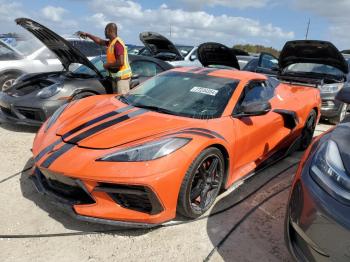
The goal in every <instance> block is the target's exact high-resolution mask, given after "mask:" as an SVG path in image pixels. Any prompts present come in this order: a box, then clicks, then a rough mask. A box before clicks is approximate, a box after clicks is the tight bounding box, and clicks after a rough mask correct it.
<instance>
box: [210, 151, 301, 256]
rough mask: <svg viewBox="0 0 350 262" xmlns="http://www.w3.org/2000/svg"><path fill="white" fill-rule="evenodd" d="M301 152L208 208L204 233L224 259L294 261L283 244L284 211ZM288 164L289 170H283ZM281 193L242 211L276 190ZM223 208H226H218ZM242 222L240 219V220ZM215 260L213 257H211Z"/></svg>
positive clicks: (258, 175) (257, 176) (266, 170)
mask: <svg viewBox="0 0 350 262" xmlns="http://www.w3.org/2000/svg"><path fill="white" fill-rule="evenodd" d="M299 157H301V154H300V153H294V154H293V157H292V158H286V159H284V160H283V161H280V162H278V163H277V164H275V165H273V166H272V167H269V168H267V169H265V170H264V171H262V172H260V173H258V174H256V175H255V176H253V177H252V178H250V179H248V181H245V182H244V184H242V185H241V186H240V187H238V188H237V189H235V190H233V192H231V193H229V194H227V195H225V194H224V196H223V198H221V199H220V200H219V201H218V202H216V204H215V206H214V207H213V209H212V210H211V212H210V215H209V219H208V221H207V233H208V236H209V238H210V240H211V242H212V244H213V246H214V247H218V249H217V251H216V254H215V255H216V256H217V255H219V256H220V257H221V258H222V259H223V260H224V261H293V260H292V258H291V257H290V255H289V253H288V251H287V248H286V247H285V244H284V215H285V207H286V203H287V200H288V194H289V188H288V189H285V190H283V189H284V188H286V187H288V186H289V184H290V182H291V179H292V177H293V175H294V173H295V170H296V168H297V165H293V164H294V163H297V162H298V158H299ZM288 167H290V168H289V169H288V170H286V169H287V168H288ZM280 190H283V191H282V192H281V193H280V194H278V195H276V196H275V197H273V198H271V199H270V200H269V201H267V202H266V203H264V204H263V205H261V206H260V207H259V208H258V209H256V210H255V211H254V212H253V213H251V215H250V216H249V217H247V218H246V219H243V220H242V218H243V217H245V215H246V214H247V213H248V212H249V211H250V210H252V209H253V208H254V207H255V206H257V205H259V203H260V202H262V201H264V199H265V198H268V197H269V196H270V195H273V194H274V193H275V192H279V191H280ZM222 210H225V212H221V211H222ZM240 222H241V223H240ZM214 260H215V259H214Z"/></svg>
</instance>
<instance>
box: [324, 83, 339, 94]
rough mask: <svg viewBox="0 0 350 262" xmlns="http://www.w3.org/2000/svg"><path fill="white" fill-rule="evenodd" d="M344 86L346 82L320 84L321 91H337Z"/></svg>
mask: <svg viewBox="0 0 350 262" xmlns="http://www.w3.org/2000/svg"><path fill="white" fill-rule="evenodd" d="M343 87H344V83H334V84H326V85H322V86H320V91H321V93H337V92H339V91H340V89H342V88H343Z"/></svg>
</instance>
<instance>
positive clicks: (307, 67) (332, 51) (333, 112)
mask: <svg viewBox="0 0 350 262" xmlns="http://www.w3.org/2000/svg"><path fill="white" fill-rule="evenodd" d="M281 56H282V57H284V58H283V59H282V60H281V59H280V66H281V67H283V71H282V72H281V74H280V75H281V76H291V77H293V76H294V77H295V76H298V77H302V78H308V79H315V80H317V81H318V87H319V89H320V92H321V97H322V112H321V114H322V118H325V119H328V120H329V121H330V122H331V123H333V124H336V123H339V122H340V121H342V120H343V119H344V117H345V115H346V113H347V110H348V105H347V104H345V103H343V102H341V101H338V100H336V99H335V97H336V95H337V93H338V92H339V90H341V89H342V88H343V87H344V86H347V85H349V84H350V83H349V81H350V79H349V75H348V74H349V65H348V62H347V61H346V59H345V58H344V56H343V55H342V54H341V53H340V52H339V50H338V49H337V48H336V47H335V46H334V45H333V44H331V43H329V42H325V41H307V40H302V41H291V42H288V44H287V45H286V46H285V47H284V49H283V50H282V52H281ZM296 59H298V61H299V62H298V63H293V60H296ZM327 59H330V61H329V62H328V63H327V64H325V63H324V62H325V60H327Z"/></svg>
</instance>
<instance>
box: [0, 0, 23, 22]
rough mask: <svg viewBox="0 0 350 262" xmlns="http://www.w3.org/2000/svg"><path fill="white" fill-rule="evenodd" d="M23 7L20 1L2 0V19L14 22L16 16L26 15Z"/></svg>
mask: <svg viewBox="0 0 350 262" xmlns="http://www.w3.org/2000/svg"><path fill="white" fill-rule="evenodd" d="M21 9H22V5H21V4H20V3H18V2H9V1H6V0H0V21H2V22H6V23H9V22H12V23H13V20H14V19H15V18H17V17H21V16H24V12H22V11H21Z"/></svg>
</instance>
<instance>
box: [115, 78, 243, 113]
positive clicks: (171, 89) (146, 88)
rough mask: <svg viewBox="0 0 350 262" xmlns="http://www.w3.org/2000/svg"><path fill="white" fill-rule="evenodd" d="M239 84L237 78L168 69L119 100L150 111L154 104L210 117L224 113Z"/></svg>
mask: <svg viewBox="0 0 350 262" xmlns="http://www.w3.org/2000/svg"><path fill="white" fill-rule="evenodd" d="M238 83H239V81H238V80H234V79H227V78H219V77H212V76H207V75H200V74H191V73H183V72H166V73H164V74H161V75H158V76H156V77H153V78H151V79H150V80H148V81H146V82H144V83H143V84H141V85H140V86H138V87H137V88H135V89H133V90H132V91H131V92H130V93H129V94H128V95H126V96H124V97H121V98H120V99H121V101H123V102H127V103H129V104H132V105H134V106H136V107H141V108H142V107H144V108H147V107H148V108H150V109H151V110H152V107H154V109H155V110H156V111H159V112H165V113H168V114H173V115H178V116H185V117H191V118H198V119H210V118H217V117H220V116H221V114H222V113H223V111H224V109H225V108H226V105H227V103H228V101H229V99H230V98H231V96H232V94H233V92H234V90H235V89H236V87H237V85H238ZM123 99H124V100H123ZM157 109H158V110H157Z"/></svg>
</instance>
